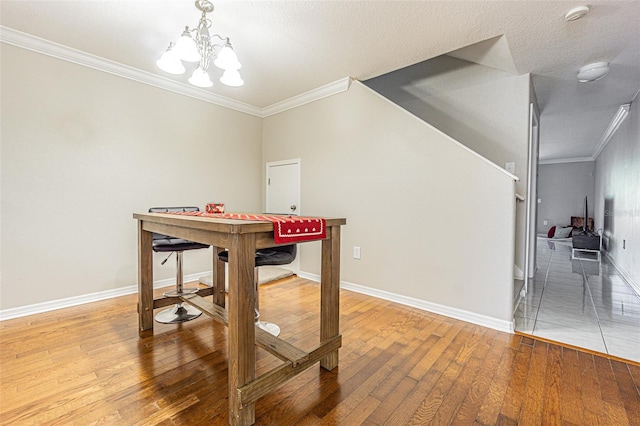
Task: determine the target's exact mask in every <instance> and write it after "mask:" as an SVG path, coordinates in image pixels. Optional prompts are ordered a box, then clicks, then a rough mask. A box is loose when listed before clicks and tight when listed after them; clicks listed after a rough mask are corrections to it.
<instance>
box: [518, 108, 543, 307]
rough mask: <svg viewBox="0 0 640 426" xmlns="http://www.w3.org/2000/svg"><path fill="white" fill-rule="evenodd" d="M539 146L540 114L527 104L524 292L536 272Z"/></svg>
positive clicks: (525, 292)
mask: <svg viewBox="0 0 640 426" xmlns="http://www.w3.org/2000/svg"><path fill="white" fill-rule="evenodd" d="M539 146H540V116H539V113H538V111H537V110H536V108H535V105H534V104H533V103H530V104H529V164H528V167H527V198H526V226H525V228H526V231H525V268H524V288H523V290H524V294H522V296H524V295H526V294H527V292H528V291H529V279H530V278H533V277H534V275H535V273H536V269H537V268H536V254H537V253H536V251H537V250H536V240H537V232H536V226H537V217H538V154H539Z"/></svg>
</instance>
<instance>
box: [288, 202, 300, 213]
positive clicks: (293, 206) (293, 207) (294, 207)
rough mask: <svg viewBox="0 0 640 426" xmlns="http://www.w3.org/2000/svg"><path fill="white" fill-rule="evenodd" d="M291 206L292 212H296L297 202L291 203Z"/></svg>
mask: <svg viewBox="0 0 640 426" xmlns="http://www.w3.org/2000/svg"><path fill="white" fill-rule="evenodd" d="M289 208H290V209H291V211H292V212H295V211H296V209H297V208H298V206H296V205H295V204H291V207H289Z"/></svg>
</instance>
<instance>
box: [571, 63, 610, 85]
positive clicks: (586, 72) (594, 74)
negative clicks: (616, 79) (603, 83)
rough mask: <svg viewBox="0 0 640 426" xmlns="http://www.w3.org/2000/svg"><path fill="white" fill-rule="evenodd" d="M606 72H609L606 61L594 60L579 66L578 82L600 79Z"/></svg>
mask: <svg viewBox="0 0 640 426" xmlns="http://www.w3.org/2000/svg"><path fill="white" fill-rule="evenodd" d="M607 74H609V64H608V63H606V62H596V63H593V64H589V65H585V66H584V67H582V68H580V70H579V71H578V76H577V78H578V81H580V83H587V82H591V81H596V80H600V79H601V78H603V77H604V76H606V75H607Z"/></svg>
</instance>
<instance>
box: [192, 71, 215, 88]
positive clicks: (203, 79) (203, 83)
mask: <svg viewBox="0 0 640 426" xmlns="http://www.w3.org/2000/svg"><path fill="white" fill-rule="evenodd" d="M189 83H191V84H193V85H194V86H198V87H211V86H213V82H212V81H211V79H210V78H209V74H207V72H206V71H205V70H203V69H202V68H200V67H198V68H196V70H195V71H194V72H193V74H192V75H191V78H190V79H189Z"/></svg>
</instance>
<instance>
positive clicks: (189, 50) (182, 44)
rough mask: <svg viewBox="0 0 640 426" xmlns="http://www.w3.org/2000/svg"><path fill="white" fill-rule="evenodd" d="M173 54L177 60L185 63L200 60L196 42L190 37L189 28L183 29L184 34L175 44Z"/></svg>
mask: <svg viewBox="0 0 640 426" xmlns="http://www.w3.org/2000/svg"><path fill="white" fill-rule="evenodd" d="M175 52H176V55H177V56H178V58H180V59H182V60H183V61H187V62H198V61H199V60H200V53H199V52H198V47H197V46H196V42H195V41H194V40H193V37H191V33H190V32H189V27H185V28H184V32H183V33H182V35H181V36H180V38H179V39H178V41H177V42H176V47H175Z"/></svg>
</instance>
